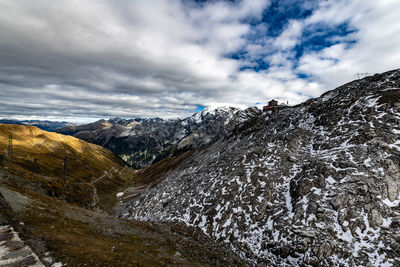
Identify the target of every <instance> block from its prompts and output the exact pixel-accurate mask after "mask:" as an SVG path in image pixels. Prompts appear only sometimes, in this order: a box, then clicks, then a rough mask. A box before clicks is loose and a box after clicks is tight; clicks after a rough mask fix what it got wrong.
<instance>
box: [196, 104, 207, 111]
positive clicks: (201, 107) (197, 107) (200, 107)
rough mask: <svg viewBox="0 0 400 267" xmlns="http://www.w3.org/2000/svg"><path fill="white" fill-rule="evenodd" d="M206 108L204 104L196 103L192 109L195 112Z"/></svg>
mask: <svg viewBox="0 0 400 267" xmlns="http://www.w3.org/2000/svg"><path fill="white" fill-rule="evenodd" d="M205 108H206V106H203V105H196V108H195V109H194V111H195V112H200V111H202V110H204V109H205Z"/></svg>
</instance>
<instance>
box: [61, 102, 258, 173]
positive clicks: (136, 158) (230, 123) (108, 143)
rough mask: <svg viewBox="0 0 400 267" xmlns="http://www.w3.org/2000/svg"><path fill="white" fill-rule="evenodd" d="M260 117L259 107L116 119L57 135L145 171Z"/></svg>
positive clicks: (72, 129) (223, 108)
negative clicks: (106, 151)
mask: <svg viewBox="0 0 400 267" xmlns="http://www.w3.org/2000/svg"><path fill="white" fill-rule="evenodd" d="M259 114H260V111H259V110H258V109H257V108H249V109H246V110H244V111H242V110H240V109H237V108H232V107H222V108H217V109H211V108H207V109H205V110H203V111H201V112H198V113H196V114H194V115H193V116H191V117H188V118H186V119H183V120H181V119H176V120H162V119H160V118H151V119H131V120H126V119H120V118H114V119H110V120H107V121H106V120H100V121H97V122H95V123H91V124H87V125H80V126H72V127H66V128H62V129H59V130H57V132H58V133H62V134H68V135H73V136H75V137H77V138H80V139H82V140H85V141H88V142H91V143H95V144H98V145H101V146H103V147H106V148H108V149H110V150H111V151H112V152H114V153H116V154H117V155H119V156H120V157H122V158H123V159H124V160H125V161H127V162H128V163H129V164H131V165H132V166H133V167H135V168H142V167H144V166H147V165H150V164H152V163H155V162H157V161H159V160H161V159H163V158H166V157H168V156H171V155H174V154H178V153H179V152H181V151H186V150H192V149H198V148H202V147H205V146H207V145H209V144H211V143H213V142H215V141H216V140H218V139H220V138H222V137H224V136H225V135H227V134H229V133H230V132H231V131H232V130H233V129H234V128H235V127H237V126H238V125H239V124H240V123H243V122H244V121H246V120H247V119H249V118H252V117H254V116H257V115H259Z"/></svg>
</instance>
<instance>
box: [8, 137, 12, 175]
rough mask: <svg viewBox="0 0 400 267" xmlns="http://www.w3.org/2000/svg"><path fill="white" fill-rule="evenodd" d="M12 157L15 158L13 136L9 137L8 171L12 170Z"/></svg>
mask: <svg viewBox="0 0 400 267" xmlns="http://www.w3.org/2000/svg"><path fill="white" fill-rule="evenodd" d="M12 156H13V147H12V135H9V136H8V169H9V170H10V169H11V168H12Z"/></svg>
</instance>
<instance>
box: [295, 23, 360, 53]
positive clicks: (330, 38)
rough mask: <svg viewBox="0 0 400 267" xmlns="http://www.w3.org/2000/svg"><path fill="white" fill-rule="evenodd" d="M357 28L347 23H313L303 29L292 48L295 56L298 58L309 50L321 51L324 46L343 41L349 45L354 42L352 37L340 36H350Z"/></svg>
mask: <svg viewBox="0 0 400 267" xmlns="http://www.w3.org/2000/svg"><path fill="white" fill-rule="evenodd" d="M356 31H357V30H356V29H354V28H352V27H351V26H350V25H349V24H348V23H342V24H339V25H327V24H313V25H310V26H309V27H307V28H305V29H304V30H303V33H302V36H301V40H300V42H299V44H298V45H296V47H295V48H294V50H295V51H296V54H295V58H296V59H299V58H300V57H301V56H303V54H304V53H306V52H310V51H321V50H323V49H324V48H327V47H331V46H333V45H335V44H339V43H345V44H346V45H347V46H348V47H351V46H352V45H353V44H355V43H356V40H355V39H352V38H347V39H345V38H341V37H346V36H349V35H350V36H351V35H352V34H354V33H355V32H356Z"/></svg>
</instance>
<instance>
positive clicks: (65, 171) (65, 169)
mask: <svg viewBox="0 0 400 267" xmlns="http://www.w3.org/2000/svg"><path fill="white" fill-rule="evenodd" d="M67 163H68V162H67V157H64V180H65V179H67Z"/></svg>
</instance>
